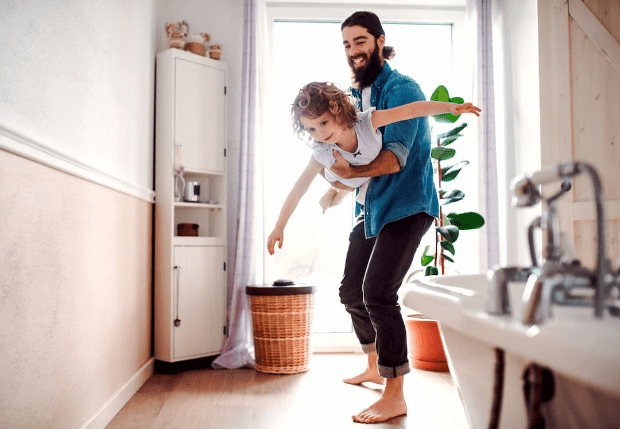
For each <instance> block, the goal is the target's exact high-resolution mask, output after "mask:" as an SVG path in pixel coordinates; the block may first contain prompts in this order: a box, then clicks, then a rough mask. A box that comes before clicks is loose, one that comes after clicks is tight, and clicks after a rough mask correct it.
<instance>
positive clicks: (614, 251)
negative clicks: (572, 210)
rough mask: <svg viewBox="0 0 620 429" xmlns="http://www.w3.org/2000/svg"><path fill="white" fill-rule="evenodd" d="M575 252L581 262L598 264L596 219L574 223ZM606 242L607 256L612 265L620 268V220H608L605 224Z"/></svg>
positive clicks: (588, 264) (586, 264) (590, 266)
mask: <svg viewBox="0 0 620 429" xmlns="http://www.w3.org/2000/svg"><path fill="white" fill-rule="evenodd" d="M574 233H575V243H574V245H575V253H576V255H577V257H578V258H579V259H580V260H581V263H582V264H583V265H584V266H586V267H588V268H594V267H595V265H596V245H597V237H596V224H595V222H594V221H590V220H584V221H576V222H575V223H574ZM605 236H606V239H605V244H606V248H605V250H606V252H607V255H606V256H607V258H608V259H610V260H611V262H612V267H613V268H618V265H619V264H620V261H619V260H618V258H620V220H619V219H615V220H608V221H607V223H606V224H605Z"/></svg>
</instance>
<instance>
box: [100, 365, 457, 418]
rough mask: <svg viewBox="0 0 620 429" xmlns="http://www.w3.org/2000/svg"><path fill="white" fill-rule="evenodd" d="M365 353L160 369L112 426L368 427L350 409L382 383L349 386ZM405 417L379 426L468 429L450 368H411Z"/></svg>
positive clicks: (377, 390) (375, 393) (374, 393)
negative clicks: (267, 369) (288, 362)
mask: <svg viewBox="0 0 620 429" xmlns="http://www.w3.org/2000/svg"><path fill="white" fill-rule="evenodd" d="M364 362H365V357H364V355H361V354H315V355H313V356H312V357H311V360H310V370H309V371H308V372H305V373H301V374H294V375H271V374H264V373H261V372H258V371H256V370H254V369H249V368H242V369H236V370H215V369H198V370H189V371H185V372H182V373H179V374H175V375H169V374H159V373H156V374H154V375H153V376H152V377H151V378H150V379H149V380H148V381H147V382H146V383H145V384H144V386H143V387H142V388H141V389H140V390H139V391H138V392H137V393H136V394H135V395H134V396H133V398H132V399H131V400H130V401H129V402H128V403H127V404H126V405H125V407H124V408H123V409H122V410H121V411H120V412H119V413H118V414H117V415H116V417H114V419H113V420H112V421H111V422H110V424H109V425H108V426H107V429H129V428H140V429H147V428H148V429H160V428H161V429H164V428H165V429H174V428H179V429H180V428H182V429H193V428H201V429H203V428H206V429H211V428H213V429H280V428H282V429H291V428H295V429H302V428H321V429H332V428H333V429H344V428H358V429H359V428H361V427H366V426H365V425H363V424H359V423H353V422H352V420H351V415H352V414H356V413H357V412H358V411H361V410H362V409H363V408H365V407H366V406H368V405H370V404H371V403H372V402H374V401H375V400H376V399H377V398H378V397H379V395H380V392H381V387H380V386H377V385H374V384H369V385H368V386H351V385H348V384H345V383H343V382H342V381H341V380H342V377H344V376H350V375H355V374H356V373H357V372H358V370H361V369H362V367H363V364H364ZM405 395H406V398H407V404H408V408H409V413H408V415H407V416H403V417H399V418H396V419H392V420H391V421H389V422H386V423H381V424H376V425H373V426H371V427H373V428H377V429H380V428H383V429H385V428H401V429H413V428H425V429H467V428H468V426H467V422H466V418H465V414H464V411H463V407H462V405H461V402H460V399H459V396H458V393H457V391H456V389H455V387H454V386H453V383H452V381H451V378H450V375H449V374H448V373H436V372H430V371H422V370H418V369H412V372H411V373H409V374H407V375H406V376H405Z"/></svg>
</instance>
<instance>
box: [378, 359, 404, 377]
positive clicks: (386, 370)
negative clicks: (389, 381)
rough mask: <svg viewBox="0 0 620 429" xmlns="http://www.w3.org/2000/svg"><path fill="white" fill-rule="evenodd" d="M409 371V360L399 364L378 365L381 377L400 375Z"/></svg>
mask: <svg viewBox="0 0 620 429" xmlns="http://www.w3.org/2000/svg"><path fill="white" fill-rule="evenodd" d="M409 372H411V369H410V368H409V362H405V363H404V364H402V365H400V366H383V365H379V375H380V376H381V377H383V378H396V377H402V376H403V375H405V374H408V373H409Z"/></svg>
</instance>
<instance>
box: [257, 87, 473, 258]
mask: <svg viewBox="0 0 620 429" xmlns="http://www.w3.org/2000/svg"><path fill="white" fill-rule="evenodd" d="M441 113H452V114H454V115H460V114H462V113H473V114H474V115H476V116H480V108H478V107H476V106H474V105H472V104H471V103H464V104H456V103H444V102H441V101H416V102H413V103H409V104H404V105H402V106H398V107H394V108H391V109H386V110H375V109H374V108H370V109H369V110H367V111H365V112H357V110H356V108H355V105H354V104H353V102H352V100H351V98H350V96H349V95H348V94H347V93H345V92H344V91H342V90H341V89H339V88H338V87H336V86H335V85H333V84H331V83H324V82H312V83H309V84H308V85H306V86H305V87H303V88H302V89H301V90H300V91H299V94H298V95H297V97H296V98H295V101H294V102H293V105H292V106H291V114H292V117H293V118H292V119H293V128H294V130H295V132H296V134H297V135H298V136H299V137H300V138H302V139H307V140H309V141H310V146H311V148H312V150H313V155H312V157H311V158H310V161H309V162H308V165H307V166H306V168H305V169H304V171H303V172H302V173H301V176H299V178H298V179H297V182H296V183H295V185H294V186H293V189H292V190H291V191H290V192H289V194H288V196H287V197H286V200H285V201H284V204H283V205H282V209H281V210H280V215H279V217H278V220H277V222H276V225H275V227H274V229H273V231H272V232H271V234H269V238H268V240H267V250H268V251H269V253H270V254H271V255H273V254H274V247H275V245H276V243H277V244H278V247H279V248H282V243H283V240H284V228H285V226H286V224H287V223H288V220H289V218H290V217H291V215H292V214H293V212H294V211H295V208H296V207H297V204H298V203H299V200H301V197H303V195H304V194H305V193H306V191H307V190H308V187H309V186H310V184H311V183H312V181H313V180H314V178H315V177H316V176H317V175H319V174H320V175H322V176H323V177H325V179H327V181H329V182H330V183H334V182H339V183H340V185H339V186H338V188H337V189H336V188H333V187H332V188H330V189H329V190H328V191H327V192H326V193H325V195H324V196H323V197H322V198H321V200H320V201H319V203H320V205H321V207H322V208H323V213H324V212H325V210H327V209H328V208H329V207H332V206H334V205H336V204H338V203H340V202H341V201H342V200H343V199H344V198H345V197H346V195H348V193H349V192H350V191H352V190H354V189H356V188H358V194H357V201H358V202H359V203H360V204H362V205H363V204H364V199H365V196H366V188H367V187H368V182H369V180H370V178H368V177H357V178H352V179H344V178H341V177H338V176H337V175H335V174H334V173H332V172H331V171H330V170H329V167H331V166H332V165H333V163H334V162H335V161H336V158H335V157H334V154H333V151H334V150H337V151H338V152H339V153H340V154H341V155H342V157H343V158H344V159H345V160H347V161H348V162H349V163H350V164H351V165H365V164H368V163H369V162H371V161H372V160H373V159H375V158H376V156H377V155H378V154H379V152H380V151H381V148H382V146H383V144H382V141H381V132H380V131H379V128H381V127H383V126H385V125H388V124H391V123H394V122H399V121H404V120H407V119H412V118H417V117H421V116H432V115H438V114H441Z"/></svg>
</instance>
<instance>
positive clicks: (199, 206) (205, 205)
mask: <svg viewBox="0 0 620 429" xmlns="http://www.w3.org/2000/svg"><path fill="white" fill-rule="evenodd" d="M174 206H175V207H179V208H192V209H211V210H223V209H224V206H223V205H222V204H208V203H186V202H175V203H174Z"/></svg>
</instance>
